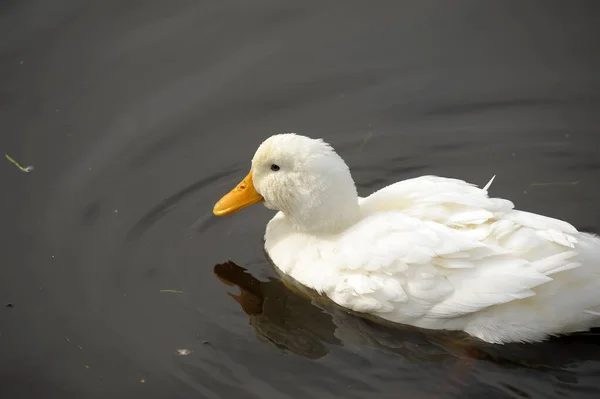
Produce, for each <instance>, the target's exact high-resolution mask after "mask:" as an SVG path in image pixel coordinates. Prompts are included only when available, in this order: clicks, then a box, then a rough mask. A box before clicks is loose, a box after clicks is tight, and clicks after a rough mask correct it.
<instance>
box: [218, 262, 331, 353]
mask: <svg viewBox="0 0 600 399" xmlns="http://www.w3.org/2000/svg"><path fill="white" fill-rule="evenodd" d="M214 271H215V274H216V275H217V277H219V279H220V280H221V281H222V282H224V283H225V284H227V285H236V286H238V287H239V288H240V294H239V295H234V294H231V293H228V295H229V296H231V297H232V298H233V299H235V300H236V301H237V302H238V303H239V304H240V306H241V307H242V309H243V310H244V312H246V313H247V314H248V316H250V324H251V325H252V326H253V327H254V329H255V331H256V333H257V336H258V338H259V339H262V340H266V341H268V342H271V343H273V344H275V345H276V346H278V347H279V348H282V349H286V350H289V351H290V352H293V353H295V354H297V355H301V356H305V357H308V358H314V359H316V358H319V357H322V356H324V355H325V354H327V349H326V346H325V344H339V343H340V342H339V340H338V339H337V338H336V337H335V324H334V323H333V320H332V318H331V316H330V315H329V314H327V313H325V312H324V311H323V310H322V309H320V308H318V307H317V306H315V305H313V304H312V303H311V301H310V300H309V299H307V298H304V297H302V296H300V295H299V294H296V293H294V292H292V291H290V290H288V289H287V288H286V287H285V286H284V284H283V283H282V282H281V281H280V280H277V279H270V280H269V281H265V282H262V281H259V280H257V279H256V278H254V277H253V276H252V275H251V274H250V273H248V272H247V271H246V269H244V268H242V267H240V266H238V265H236V264H235V263H233V262H227V263H222V264H218V265H216V266H215V270H214Z"/></svg>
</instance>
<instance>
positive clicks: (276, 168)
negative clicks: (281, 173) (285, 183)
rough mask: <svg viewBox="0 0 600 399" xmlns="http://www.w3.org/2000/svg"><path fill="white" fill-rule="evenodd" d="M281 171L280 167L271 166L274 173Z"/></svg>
mask: <svg viewBox="0 0 600 399" xmlns="http://www.w3.org/2000/svg"><path fill="white" fill-rule="evenodd" d="M279 169H280V168H279V165H275V164H273V165H271V170H272V171H273V172H277V171H278V170H279Z"/></svg>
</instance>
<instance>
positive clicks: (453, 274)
mask: <svg viewBox="0 0 600 399" xmlns="http://www.w3.org/2000/svg"><path fill="white" fill-rule="evenodd" d="M492 180H493V179H492ZM490 184H491V181H490V183H488V184H487V185H486V186H485V187H484V188H483V189H480V188H477V187H475V186H474V185H471V184H468V183H466V182H464V181H461V180H456V179H447V178H442V177H436V176H423V177H419V178H415V179H409V180H405V181H401V182H398V183H395V184H392V185H390V186H388V187H385V188H383V189H381V190H379V191H377V192H375V193H373V194H371V195H370V196H369V197H367V198H360V197H359V196H358V194H357V191H356V187H355V184H354V181H353V180H352V176H351V175H350V171H349V169H348V166H347V165H346V164H345V162H344V161H343V160H342V158H340V156H338V155H337V154H336V153H335V151H334V150H333V149H332V148H331V147H330V146H329V145H328V144H326V143H325V142H323V141H322V140H314V139H311V138H308V137H304V136H300V135H296V134H292V133H289V134H279V135H275V136H272V137H270V138H268V139H267V140H266V141H264V142H263V143H262V144H261V145H260V147H259V148H258V150H257V151H256V154H255V155H254V158H253V159H252V168H251V171H250V173H249V174H248V176H246V178H245V179H244V180H243V181H242V182H241V183H240V184H239V185H238V186H237V187H236V188H235V189H233V190H232V191H231V192H230V193H228V194H227V195H225V196H224V197H223V198H222V199H221V200H220V201H219V202H218V203H217V204H216V205H215V208H214V213H215V214H216V215H219V216H220V215H226V214H230V213H233V212H236V211H238V210H240V209H242V208H244V207H246V206H248V205H251V204H254V203H257V202H261V201H264V204H265V206H266V207H267V208H269V209H274V210H277V211H279V212H278V213H277V214H276V215H275V217H273V219H271V221H270V222H269V223H268V225H267V229H266V233H265V248H266V250H267V253H268V254H269V256H270V258H271V260H272V261H273V263H274V264H275V266H276V267H277V268H279V269H280V272H281V273H283V274H285V275H288V276H290V277H292V278H293V279H295V280H296V281H297V282H299V283H301V284H303V285H305V286H307V287H309V288H312V289H314V290H316V291H317V292H319V293H321V294H324V295H326V296H327V297H329V298H330V299H331V300H333V301H334V302H335V303H337V304H339V305H341V306H343V307H345V308H348V309H351V310H353V311H355V312H359V313H365V314H369V315H373V316H377V317H380V318H382V319H385V320H388V321H391V322H394V323H401V324H408V325H413V326H417V327H421V328H428V329H443V330H462V331H465V332H467V333H468V334H470V335H472V336H475V337H478V338H480V339H482V340H484V341H487V342H491V343H507V342H534V341H541V340H544V339H546V338H548V337H549V336H553V335H560V334H566V333H571V332H576V331H584V330H588V329H589V328H592V327H600V239H599V238H597V237H595V236H593V235H591V234H588V233H582V232H578V231H577V230H576V229H575V228H574V227H573V226H571V225H570V224H568V223H566V222H563V221H561V220H557V219H552V218H549V217H545V216H540V215H536V214H532V213H528V212H522V211H518V210H515V209H513V204H512V203H511V202H510V201H508V200H504V199H497V198H489V197H488V193H487V189H488V188H489V186H490Z"/></svg>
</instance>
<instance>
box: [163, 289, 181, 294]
mask: <svg viewBox="0 0 600 399" xmlns="http://www.w3.org/2000/svg"><path fill="white" fill-rule="evenodd" d="M159 292H166V293H169V294H185V292H183V291H180V290H160V291H159Z"/></svg>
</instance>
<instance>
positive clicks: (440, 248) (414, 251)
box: [328, 212, 551, 322]
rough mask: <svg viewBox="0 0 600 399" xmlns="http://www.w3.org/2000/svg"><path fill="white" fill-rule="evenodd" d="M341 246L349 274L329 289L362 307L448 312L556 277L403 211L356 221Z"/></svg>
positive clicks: (415, 314) (505, 298)
mask: <svg viewBox="0 0 600 399" xmlns="http://www.w3.org/2000/svg"><path fill="white" fill-rule="evenodd" d="M337 252H338V256H337V257H336V259H337V264H335V267H336V268H337V269H338V271H339V274H340V275H342V276H344V277H343V278H342V279H340V281H339V282H338V283H337V284H336V285H335V286H334V287H331V289H330V292H328V295H329V296H330V297H331V298H332V299H333V300H334V301H336V302H338V303H340V304H341V305H342V306H346V307H349V308H351V309H353V310H355V311H358V312H367V313H390V312H398V313H399V316H398V317H409V318H420V317H423V316H426V317H435V318H451V317H457V316H461V315H464V314H467V313H472V312H476V311H478V310H481V309H483V308H486V307H489V306H492V305H496V304H500V303H505V302H509V301H512V300H514V299H517V298H525V297H528V296H531V295H533V292H532V291H531V289H532V288H534V287H536V286H538V285H540V284H543V283H545V282H548V281H550V280H551V278H550V277H548V276H546V275H545V274H543V273H541V272H540V271H538V270H536V268H535V267H534V266H533V265H532V264H531V263H530V262H528V261H526V260H524V259H520V258H518V257H515V256H513V255H511V254H509V253H507V252H506V251H505V250H503V249H502V248H500V247H496V246H492V245H486V244H484V243H481V242H478V241H474V240H472V239H470V238H469V237H468V236H465V235H464V234H462V233H461V232H460V231H457V230H453V229H451V228H448V227H446V226H443V225H441V224H439V223H435V222H430V221H422V220H419V219H416V218H413V217H409V216H405V215H403V214H401V213H400V212H386V213H381V214H378V215H375V216H371V217H369V218H368V219H366V220H364V221H363V222H361V223H359V224H357V225H356V226H354V228H353V229H351V230H349V231H348V232H347V233H346V234H345V235H344V237H343V238H342V239H340V242H339V244H338V248H337ZM396 321H398V322H403V321H404V320H396Z"/></svg>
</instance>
